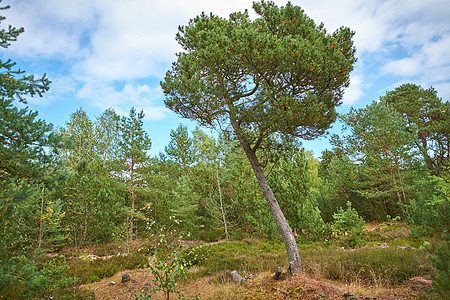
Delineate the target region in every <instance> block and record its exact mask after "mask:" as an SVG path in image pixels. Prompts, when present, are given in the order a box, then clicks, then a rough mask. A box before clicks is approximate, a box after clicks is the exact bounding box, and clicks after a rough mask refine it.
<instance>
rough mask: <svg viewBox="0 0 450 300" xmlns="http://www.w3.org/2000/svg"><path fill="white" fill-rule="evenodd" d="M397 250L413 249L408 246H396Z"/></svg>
mask: <svg viewBox="0 0 450 300" xmlns="http://www.w3.org/2000/svg"><path fill="white" fill-rule="evenodd" d="M397 248H399V249H407V248H408V249H414V247H411V246H410V245H406V246H397Z"/></svg>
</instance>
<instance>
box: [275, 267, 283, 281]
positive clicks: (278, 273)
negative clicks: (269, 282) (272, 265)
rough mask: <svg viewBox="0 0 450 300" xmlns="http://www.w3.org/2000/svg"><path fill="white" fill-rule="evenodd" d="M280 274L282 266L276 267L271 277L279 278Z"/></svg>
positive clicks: (281, 273)
mask: <svg viewBox="0 0 450 300" xmlns="http://www.w3.org/2000/svg"><path fill="white" fill-rule="evenodd" d="M282 275H283V268H282V267H277V268H276V269H275V275H274V276H273V278H274V279H275V280H280V279H281V277H282Z"/></svg>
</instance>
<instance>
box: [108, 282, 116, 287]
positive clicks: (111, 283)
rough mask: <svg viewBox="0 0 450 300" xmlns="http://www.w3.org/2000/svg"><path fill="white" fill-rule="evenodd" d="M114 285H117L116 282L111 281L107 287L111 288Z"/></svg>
mask: <svg viewBox="0 0 450 300" xmlns="http://www.w3.org/2000/svg"><path fill="white" fill-rule="evenodd" d="M115 284H117V282H115V281H111V282H110V283H109V284H108V285H109V286H112V285H115Z"/></svg>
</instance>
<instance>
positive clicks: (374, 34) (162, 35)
mask: <svg viewBox="0 0 450 300" xmlns="http://www.w3.org/2000/svg"><path fill="white" fill-rule="evenodd" d="M252 2H253V0H215V1H211V0H165V1H159V0H116V1H110V0H66V1H61V0H33V1H27V0H15V1H13V0H5V1H4V2H2V4H4V5H6V4H10V5H11V9H10V10H7V11H2V13H3V14H5V15H6V17H7V20H6V24H13V25H15V26H18V27H20V26H23V27H25V30H26V32H25V33H24V34H23V35H21V36H20V37H19V41H18V42H16V43H13V45H12V46H11V48H10V49H7V51H10V53H12V54H14V55H16V56H20V57H22V58H28V59H30V60H36V61H39V60H41V59H51V60H54V61H62V62H63V64H64V65H65V66H67V68H68V69H67V70H64V75H60V76H58V75H56V76H54V77H53V78H51V79H52V80H53V81H54V84H53V87H52V91H51V92H50V93H48V95H49V98H48V99H46V100H45V101H44V100H42V102H41V104H43V105H44V104H49V103H51V101H53V100H52V99H56V98H57V97H56V95H68V94H69V93H73V94H75V93H76V95H77V97H80V98H82V99H89V101H92V103H94V105H96V106H98V107H99V108H102V109H106V108H108V107H109V106H111V105H109V106H108V103H112V104H113V105H114V106H115V107H116V108H117V109H119V108H122V109H124V111H128V109H129V107H127V105H134V106H136V107H137V105H136V104H140V105H142V107H144V106H145V107H147V110H148V112H147V114H148V115H152V116H154V117H155V118H158V117H159V118H162V117H164V116H165V114H166V113H167V111H166V109H165V108H164V107H163V105H162V101H161V99H162V95H161V93H160V91H159V87H158V88H150V87H149V86H147V88H148V89H150V90H145V89H146V88H145V86H146V85H132V84H131V83H132V82H135V81H136V80H139V82H142V80H143V79H146V78H148V80H149V82H151V81H154V80H155V79H156V80H158V81H159V80H161V78H162V76H163V74H164V72H165V71H166V70H167V69H168V68H169V66H170V63H171V61H173V60H174V59H175V53H176V52H179V51H180V48H179V46H178V44H177V43H176V41H175V34H176V33H177V31H178V26H179V25H183V24H187V22H188V21H189V19H191V18H193V17H195V16H196V15H198V14H200V13H201V12H202V11H205V12H206V13H209V12H213V13H214V14H216V15H219V16H222V17H227V16H228V15H229V13H231V12H234V11H242V10H244V9H246V8H247V9H249V11H250V14H251V16H252V18H254V17H255V14H254V13H253V12H252ZM275 2H276V3H277V4H278V5H285V4H286V2H287V1H286V0H277V1H275ZM292 3H293V4H294V5H300V6H301V7H302V8H303V9H304V10H305V13H306V14H307V15H308V16H310V17H311V18H312V19H314V20H315V21H316V23H320V22H323V23H324V24H325V26H326V28H327V29H328V31H330V32H332V31H334V30H336V29H337V28H339V27H341V26H347V27H350V29H352V30H354V31H355V32H356V34H355V38H354V40H355V46H356V48H357V55H358V57H359V64H360V69H361V70H364V73H363V72H360V71H358V72H357V73H356V74H352V76H351V85H350V87H349V88H348V89H347V90H346V93H345V96H344V99H343V101H344V104H346V105H352V104H355V103H357V102H358V101H360V99H361V97H362V96H363V95H364V89H365V88H366V87H368V86H369V85H370V84H371V83H372V81H373V80H374V78H376V77H377V76H378V77H381V76H385V75H394V76H396V77H398V79H399V81H400V79H404V80H408V81H419V82H420V83H421V84H422V85H423V86H424V87H426V86H428V85H433V86H435V87H436V88H438V86H439V87H443V88H445V87H446V86H448V85H447V82H448V81H449V80H450V75H449V74H450V72H449V68H450V67H449V65H450V55H448V49H449V47H450V22H448V16H449V15H450V5H448V0H429V1H423V0H379V1H373V0H301V1H300V0H292ZM369 64H370V65H371V66H375V67H376V68H374V69H371V70H370V71H371V72H372V74H368V73H367V71H368V70H367V67H366V66H367V65H369ZM67 73H69V75H67ZM65 76H70V77H72V79H71V80H72V82H69V81H64V80H63V79H62V77H65ZM54 78H59V80H55V79H54ZM396 80H397V78H396ZM57 81H58V82H57ZM127 82H128V83H129V85H130V86H129V87H128V88H127V86H126V83H127ZM130 82H131V83H130ZM94 83H95V84H94ZM57 84H58V86H57ZM60 84H61V86H59V85H60ZM118 84H121V85H122V86H123V88H117V85H118ZM63 87H64V88H66V89H67V91H68V92H66V93H65V92H64V89H63ZM77 87H81V89H80V90H79V91H78V92H75V91H73V90H72V89H74V88H77ZM54 89H57V90H56V91H54ZM58 89H59V90H58ZM125 93H131V95H128V96H127V95H126V94H125ZM52 95H55V96H52ZM151 95H159V96H158V97H160V98H159V100H158V101H156V100H155V99H156V98H152V97H153V96H151ZM146 97H147V98H152V99H153V100H152V101H150V103H151V104H148V103H147V104H146V103H141V102H142V101H143V99H146ZM140 101H141V102H140Z"/></svg>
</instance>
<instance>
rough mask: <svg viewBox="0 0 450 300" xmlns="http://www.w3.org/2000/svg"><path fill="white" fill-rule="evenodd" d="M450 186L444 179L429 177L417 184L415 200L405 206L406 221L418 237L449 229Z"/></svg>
mask: <svg viewBox="0 0 450 300" xmlns="http://www.w3.org/2000/svg"><path fill="white" fill-rule="evenodd" d="M449 195H450V185H449V184H448V183H446V182H445V181H444V179H442V178H440V177H436V176H429V177H426V178H424V179H423V180H421V181H420V182H419V183H417V190H416V193H415V198H413V199H411V200H410V202H409V204H408V205H405V221H406V222H407V223H408V224H409V225H410V226H411V232H412V234H413V235H414V236H416V237H421V236H432V235H434V234H435V233H436V232H442V230H443V229H444V228H446V229H447V230H448V229H449V228H448V226H449V222H448V220H449V219H450V201H449Z"/></svg>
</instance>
